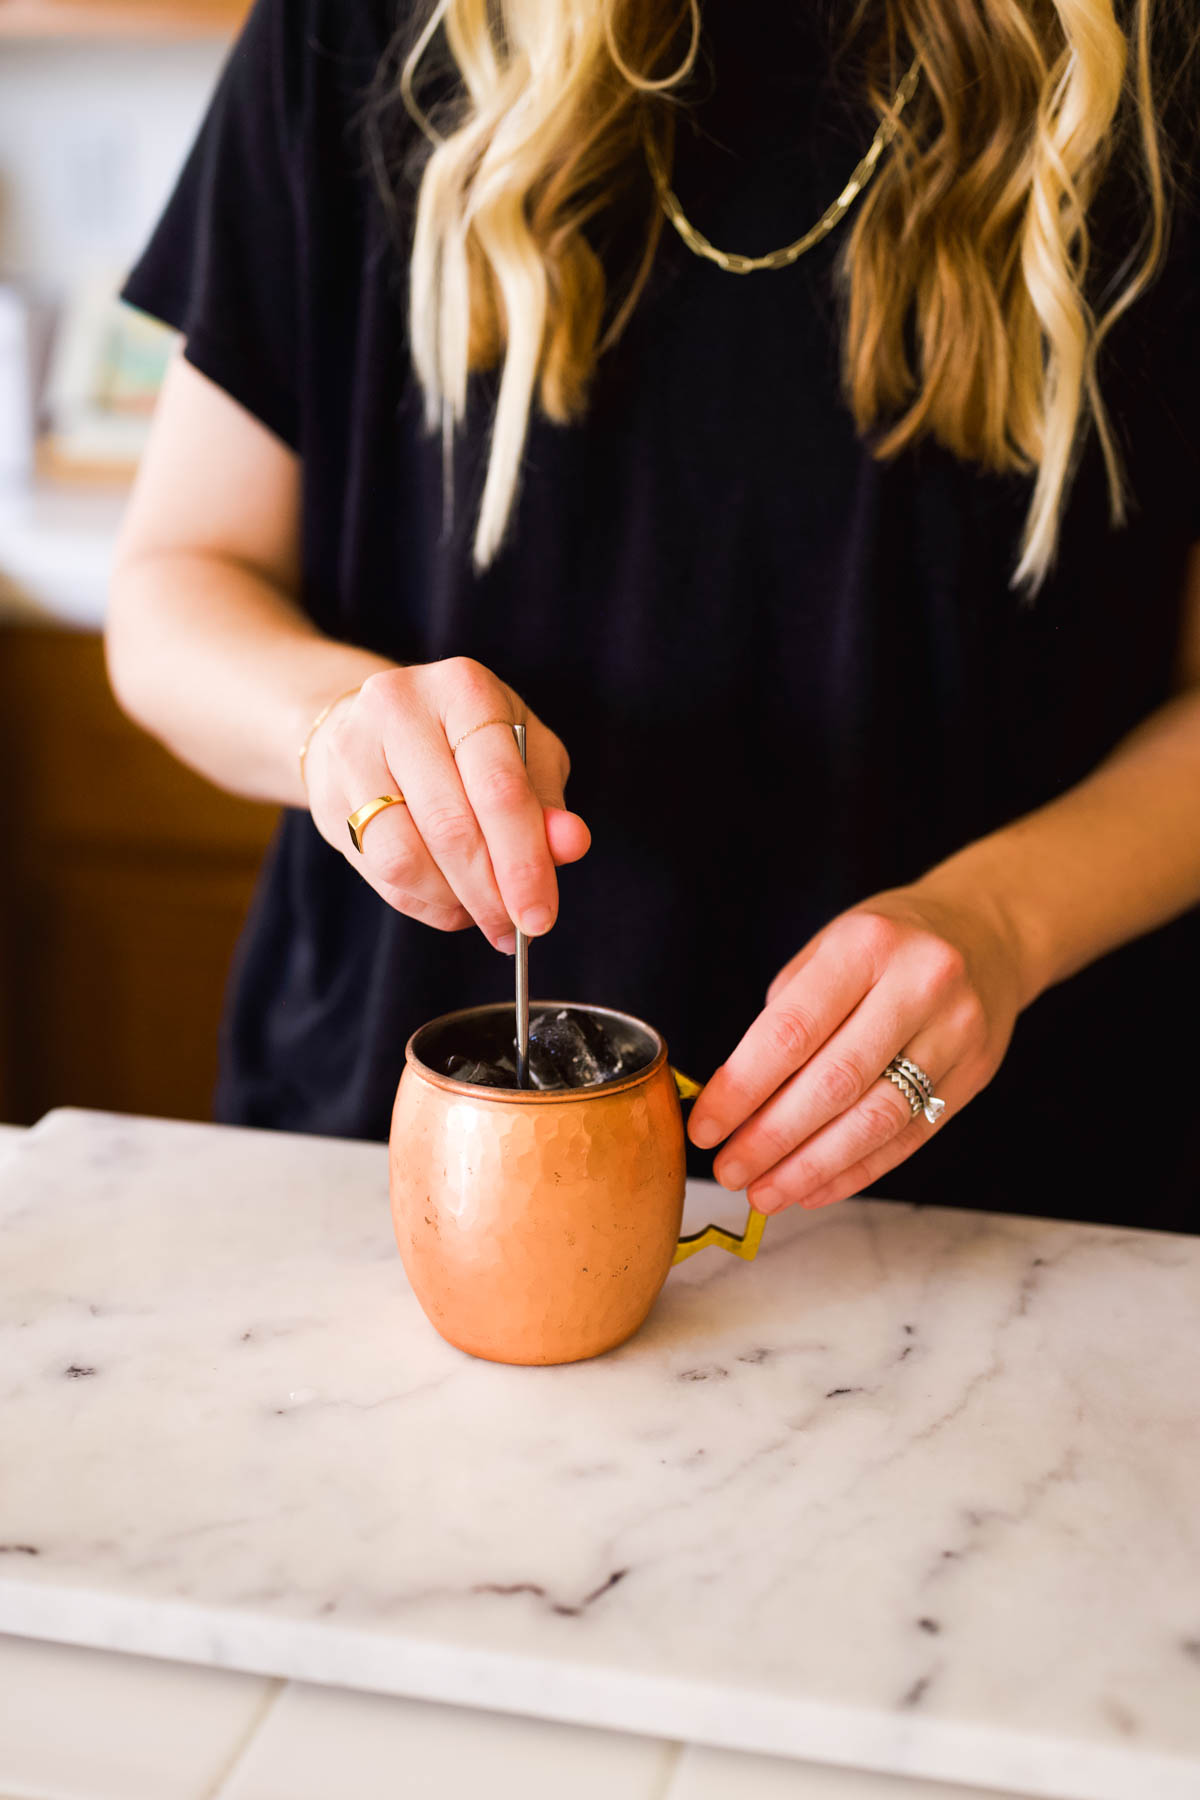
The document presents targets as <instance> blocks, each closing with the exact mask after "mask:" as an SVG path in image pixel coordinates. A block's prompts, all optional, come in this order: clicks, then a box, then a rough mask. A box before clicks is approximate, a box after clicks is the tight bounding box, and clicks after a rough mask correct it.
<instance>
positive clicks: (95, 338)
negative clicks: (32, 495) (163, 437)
mask: <svg viewBox="0 0 1200 1800" xmlns="http://www.w3.org/2000/svg"><path fill="white" fill-rule="evenodd" d="M116 290H117V277H116V276H115V275H113V274H111V273H108V272H106V273H104V274H102V275H95V276H92V277H90V278H88V279H87V280H86V281H84V282H82V283H80V284H79V285H78V286H77V287H76V288H75V289H74V290H73V291H72V293H71V294H70V295H69V297H68V298H67V300H66V302H65V304H64V307H63V311H62V316H61V318H60V321H59V326H58V331H57V333H56V335H55V340H54V347H53V349H52V351H51V357H50V368H49V373H48V377H47V382H46V392H45V413H46V421H47V430H46V434H45V436H44V437H43V439H42V443H41V446H40V450H39V465H40V467H41V469H42V471H43V473H46V474H49V475H53V476H57V477H71V478H75V479H79V480H116V481H124V480H128V479H129V478H130V477H131V476H132V474H133V471H134V469H135V468H136V466H137V462H138V458H139V457H140V455H141V452H142V448H143V446H144V444H145V441H146V434H147V432H148V430H149V425H150V415H151V413H152V412H153V410H154V402H155V399H156V397H157V395H158V390H159V387H160V386H161V384H162V379H163V376H164V374H165V373H166V368H167V363H168V361H169V359H170V356H171V354H172V351H173V350H174V348H175V345H176V344H177V342H178V333H177V332H174V331H171V330H169V329H168V328H167V327H166V326H164V325H161V324H159V322H158V321H157V320H156V319H150V318H147V317H146V315H145V314H144V313H139V312H135V311H134V310H133V308H132V307H129V306H126V305H124V304H123V302H121V301H120V300H118V299H117V297H116Z"/></svg>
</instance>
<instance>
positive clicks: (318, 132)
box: [108, 0, 1200, 1229]
mask: <svg viewBox="0 0 1200 1800" xmlns="http://www.w3.org/2000/svg"><path fill="white" fill-rule="evenodd" d="M1193 36H1194V30H1193V28H1190V27H1188V28H1186V29H1185V28H1184V27H1183V26H1182V25H1181V26H1180V28H1179V31H1178V33H1177V34H1176V35H1175V36H1171V35H1170V34H1169V33H1168V32H1167V31H1165V30H1164V32H1163V35H1162V36H1161V37H1160V38H1159V40H1158V42H1157V60H1156V57H1155V54H1152V47H1151V46H1150V43H1149V39H1148V35H1147V6H1146V0H1134V3H1133V4H1132V5H1131V8H1130V13H1129V17H1128V19H1127V20H1125V21H1124V23H1121V22H1119V21H1118V20H1117V18H1116V17H1115V16H1114V14H1113V12H1112V10H1111V6H1110V0H1056V4H1055V6H1053V7H1050V6H1047V7H1039V8H1036V9H1035V8H1033V7H1032V6H1031V5H1030V4H1029V3H1028V0H863V4H862V5H861V6H860V8H859V11H858V13H857V14H856V16H855V18H854V19H853V20H852V21H850V23H849V25H848V26H847V27H846V28H845V29H844V30H843V31H842V32H841V34H840V35H835V33H834V30H833V27H832V25H831V24H830V22H829V21H828V20H827V19H826V17H825V16H824V14H823V13H822V12H821V11H820V10H819V8H818V7H817V6H816V5H815V3H812V0H806V4H804V5H796V6H790V7H784V6H782V5H773V4H763V5H746V4H744V0H703V5H702V11H697V10H695V9H694V8H692V9H689V8H688V7H686V6H685V7H684V9H683V11H682V12H680V10H679V8H678V7H677V5H676V4H675V3H674V0H589V3H588V4H587V5H580V4H575V3H574V0H503V4H502V5H501V6H500V7H499V8H498V9H497V8H491V9H488V8H486V7H484V6H483V5H482V3H481V0H449V3H448V4H440V5H439V6H438V7H437V10H436V12H435V13H433V14H432V16H431V17H430V16H428V15H423V16H422V17H416V16H412V15H411V14H409V13H407V12H406V13H402V14H401V15H400V16H397V14H396V11H395V8H394V6H393V5H392V4H389V3H388V0H355V3H354V4H352V5H348V4H346V0H258V3H257V5H256V6H255V8H254V11H253V13H252V15H251V17H250V20H249V23H248V25H247V27H246V29H245V32H244V34H243V36H242V38H241V40H240V42H239V44H238V46H237V48H236V50H235V52H234V54H233V56H232V58H231V60H230V62H229V64H228V66H227V68H226V71H225V73H224V76H223V78H222V81H221V83H220V87H219V90H218V92H217V95H216V97H215V99H214V101H213V105H212V108H211V110H210V113H209V115H208V118H207V120H206V122H205V124H204V126H203V128H202V130H201V133H200V136H199V140H198V142H197V144H196V146H195V148H194V150H193V153H192V156H191V158H190V160H189V162H188V165H187V167H186V169H185V171H184V173H183V175H182V177H181V180H180V182H179V185H178V188H177V190H176V193H175V195H174V197H173V199H172V200H171V202H170V204H169V206H168V208H167V211H166V214H165V216H164V218H163V220H162V222H161V224H160V226H159V228H158V230H157V232H156V233H155V235H154V238H153V240H152V242H151V244H150V246H149V248H148V249H147V251H146V252H145V254H144V256H143V257H142V259H141V261H140V262H139V264H138V266H137V268H136V269H135V270H134V272H133V274H132V276H131V278H130V280H129V283H128V285H127V288H126V290H125V292H126V297H127V298H128V299H130V300H131V301H132V302H133V303H134V304H135V305H138V306H140V307H143V308H145V309H146V310H148V311H150V312H153V313H155V314H157V315H158V316H160V317H162V318H165V319H167V320H169V321H170V322H171V323H173V324H174V325H176V326H178V327H179V328H180V329H181V330H182V331H183V332H184V334H185V339H186V348H185V352H184V356H183V358H182V359H180V360H178V361H177V362H176V363H175V365H174V367H173V369H172V372H171V374H170V376H169V378H168V381H167V383H166V386H165V389H164V392H163V395H162V399H161V401H160V406H159V411H158V416H157V420H156V423H155V427H154V432H153V437H152V440H151V444H150V448H149V450H148V453H147V456H146V458H145V461H144V465H143V468H142V471H141V474H140V477H139V481H138V485H137V489H136V491H135V494H134V497H133V500H132V503H131V506H130V509H129V514H128V518H127V522H126V525H125V528H124V533H123V538H122V543H121V547H120V553H119V558H118V565H117V571H116V577H115V580H114V586H113V601H112V614H111V622H110V626H109V631H108V650H109V658H110V669H111V674H112V679H113V683H114V687H115V690H116V692H117V694H118V696H119V698H120V699H121V701H122V703H123V704H124V705H125V707H126V708H127V710H128V711H129V712H130V713H131V714H132V715H133V716H134V717H135V718H137V719H139V720H140V721H141V722H142V723H143V724H145V725H146V726H147V728H148V729H150V730H151V731H154V732H155V733H157V734H158V735H159V736H160V737H161V738H163V740H164V741H165V742H167V743H168V744H169V745H170V746H171V747H172V748H173V749H174V750H175V752H176V753H177V754H178V755H179V756H180V757H182V758H183V759H184V760H185V761H187V762H189V763H190V764H192V765H193V766H194V767H196V768H198V769H200V770H201V771H203V772H204V773H205V774H207V775H209V776H210V777H211V778H212V779H213V780H215V781H217V782H219V783H221V784H223V785H225V786H227V787H229V788H231V789H233V790H235V791H237V792H240V793H243V794H247V795H251V796H255V797H259V798H263V799H271V800H275V801H278V802H281V803H283V805H284V806H285V807H287V808H288V809H290V810H288V811H287V812H286V813H285V815H284V819H283V824H282V827H281V830H280V833H279V835H278V837H277V839H276V842H275V845H274V849H273V853H272V855H271V856H270V858H269V861H268V866H267V869H266V871H265V874H264V877H263V881H262V884H261V888H260V892H259V896H258V901H257V905H256V907H255V910H254V912H253V914H252V917H251V920H250V923H249V926H248V929H247V932H246V935H245V937H244V940H243V944H242V948H241V952H240V955H239V959H238V965H237V968H236V970H235V980H234V987H233V993H232V999H231V1004H230V1010H229V1018H228V1023H227V1029H226V1033H225V1041H224V1047H223V1072H222V1078H221V1085H220V1089H219V1093H218V1114H219V1116H220V1117H221V1118H223V1119H225V1120H228V1121H232V1122H239V1123H245V1124H262V1125H275V1126H283V1127H288V1128H291V1129H298V1130H311V1131H320V1132H331V1133H338V1134H347V1135H358V1136H378V1137H382V1136H384V1135H385V1134H386V1130H387V1123H388V1111H389V1106H390V1102H391V1098H392V1095H393V1092H394V1088H395V1084H396V1080H397V1077H398V1073H399V1070H400V1067H401V1066H402V1056H403V1046H404V1042H405V1040H406V1038H407V1036H408V1034H409V1032H410V1031H411V1030H413V1029H414V1028H415V1027H416V1026H417V1025H418V1024H420V1023H421V1022H423V1021H424V1020H425V1019H427V1018H429V1017H431V1016H433V1015H435V1014H437V1013H441V1012H445V1011H448V1010H450V1009H452V1008H454V1007H457V1006H463V1005H468V1004H472V1003H475V1002H482V1001H486V1000H489V999H499V998H503V997H504V996H505V995H507V994H508V993H510V992H511V975H512V965H511V963H509V962H508V961H507V960H506V957H505V955H504V952H505V951H508V950H511V948H512V936H511V933H512V929H513V922H518V923H520V924H521V925H522V927H523V928H524V929H525V930H527V931H528V932H530V933H531V934H533V935H534V936H535V938H536V941H535V942H534V943H533V944H532V945H531V951H530V963H531V985H532V992H533V994H534V997H535V998H537V997H538V996H543V995H544V996H561V997H564V998H568V999H572V998H573V999H579V1000H585V1001H594V1002H599V1003H601V1004H607V1005H611V1006H616V1007H620V1008H623V1009H626V1010H629V1011H632V1012H635V1013H637V1014H639V1015H640V1016H642V1017H644V1018H646V1019H648V1020H650V1021H651V1022H652V1023H653V1024H655V1025H656V1026H658V1027H659V1029H661V1030H662V1032H663V1033H664V1035H665V1036H666V1038H667V1040H668V1042H669V1044H670V1047H671V1051H672V1055H673V1059H674V1060H675V1061H676V1062H677V1063H678V1064H679V1065H680V1066H681V1067H683V1068H685V1069H687V1070H689V1071H691V1072H692V1073H694V1074H696V1075H697V1076H699V1077H701V1078H703V1077H707V1076H711V1079H710V1080H709V1081H708V1084H707V1086H706V1088H705V1091H704V1093H703V1095H702V1096H701V1097H700V1099H699V1100H698V1101H697V1102H696V1105H695V1107H694V1109H693V1112H692V1115H691V1118H690V1121H689V1127H688V1130H689V1137H690V1140H691V1144H690V1147H689V1167H690V1168H691V1170H692V1172H693V1173H708V1172H710V1171H711V1172H713V1173H715V1175H716V1176H717V1178H718V1179H719V1180H721V1181H723V1182H725V1183H726V1185H728V1186H729V1187H731V1188H734V1189H740V1188H743V1187H746V1188H747V1189H748V1193H749V1197H750V1200H751V1201H752V1202H753V1203H754V1204H755V1205H758V1206H760V1207H761V1208H762V1209H763V1210H766V1211H771V1210H775V1209H777V1208H778V1207H780V1206H786V1205H789V1204H792V1203H796V1202H799V1203H802V1204H804V1205H806V1206H817V1205H823V1204H826V1203H828V1202H830V1201H835V1200H838V1199H840V1198H843V1197H845V1196H846V1195H848V1194H851V1193H854V1192H858V1191H860V1190H861V1189H863V1188H864V1187H878V1188H879V1189H880V1190H881V1191H882V1192H883V1193H885V1194H888V1195H891V1196H898V1197H911V1198H913V1199H917V1200H928V1201H938V1202H942V1203H950V1204H958V1205H975V1206H985V1207H988V1208H991V1209H994V1210H1005V1209H1014V1210H1022V1211H1031V1212H1041V1213H1050V1214H1056V1215H1060V1216H1067V1217H1083V1218H1093V1219H1111V1220H1115V1221H1123V1222H1127V1223H1135V1224H1147V1225H1156V1226H1162V1227H1168V1228H1175V1229H1194V1228H1195V1227H1196V1225H1197V1222H1198V1219H1200V1210H1198V1208H1197V1192H1198V1190H1200V1127H1198V1125H1197V1123H1196V1121H1197V1118H1198V1116H1200V1115H1198V1113H1197V1108H1196V1105H1195V1099H1194V1076H1193V1072H1192V1070H1191V1067H1190V1059H1189V1058H1188V1057H1187V1055H1186V1053H1184V1054H1180V1052H1179V1051H1178V1050H1176V1049H1174V1048H1172V1049H1171V1050H1169V1051H1168V1049H1167V1048H1166V1047H1165V1046H1166V1045H1167V1044H1168V1043H1169V1042H1170V1039H1171V1037H1172V1035H1173V1031H1176V1030H1177V1029H1178V1024H1179V1021H1178V1017H1177V1014H1178V1011H1179V1009H1180V1007H1181V1006H1182V1007H1183V1008H1185V1009H1186V1008H1187V1007H1188V1005H1189V1003H1190V1002H1191V1001H1192V1000H1193V999H1194V997H1195V996H1196V994H1197V976H1198V974H1200V914H1198V913H1197V911H1196V903H1197V901H1198V900H1200V827H1198V824H1197V815H1196V796H1197V793H1198V792H1200V548H1198V547H1197V540H1200V447H1198V446H1200V426H1198V425H1197V419H1198V417H1200V391H1198V390H1200V382H1198V381H1197V376H1196V372H1195V369H1194V368H1193V367H1192V363H1193V361H1194V360H1195V359H1194V358H1190V356H1189V350H1190V348H1191V347H1192V345H1193V342H1194V339H1195V335H1196V322H1197V318H1198V317H1200V310H1198V309H1200V247H1198V244H1197V230H1196V219H1195V216H1194V214H1193V213H1192V212H1190V211H1189V209H1188V207H1187V205H1186V203H1185V201H1186V196H1184V195H1181V194H1179V193H1176V194H1174V195H1172V194H1171V192H1170V182H1169V172H1168V171H1167V169H1166V167H1165V162H1164V159H1165V158H1166V157H1167V155H1168V153H1169V152H1170V150H1171V148H1172V146H1174V149H1175V154H1176V156H1177V157H1178V158H1179V159H1180V160H1181V161H1182V160H1183V157H1184V156H1185V155H1186V149H1187V146H1185V145H1184V144H1183V140H1182V137H1181V135H1180V130H1179V127H1178V124H1177V121H1176V113H1177V114H1178V118H1179V119H1183V118H1185V117H1187V116H1188V108H1187V104H1186V103H1184V102H1182V101H1178V100H1176V101H1173V100H1172V99H1171V96H1170V95H1169V93H1168V90H1167V88H1166V86H1165V85H1164V80H1163V76H1162V74H1161V71H1163V70H1165V69H1167V68H1168V67H1169V68H1170V70H1171V71H1172V73H1173V74H1177V73H1178V71H1179V70H1181V69H1182V68H1183V67H1184V66H1185V65H1186V60H1187V53H1188V52H1189V51H1190V49H1191V48H1192V47H1193V46H1192V44H1191V41H1190V40H1191V38H1192V37H1193ZM1173 91H1174V92H1175V94H1176V95H1178V94H1179V93H1181V92H1182V90H1181V89H1179V88H1178V87H1176V89H1175V90H1173ZM1173 108H1174V110H1173ZM856 165H857V169H858V175H857V179H858V181H859V183H860V184H861V188H860V191H858V192H857V193H856V194H855V195H853V196H852V195H851V194H850V193H849V192H845V193H844V192H843V190H844V189H846V186H847V177H848V175H849V174H850V171H851V170H852V169H855V168H856ZM851 185H853V184H851ZM835 196H840V199H839V200H838V201H837V202H836V203H834V200H835ZM817 221H820V223H819V224H818V225H817V226H816V229H809V228H810V227H813V226H814V223H815V222H817ZM1168 227H1169V230H1168ZM801 232H803V234H804V235H803V238H801V239H799V240H798V234H799V233H801ZM711 245H715V246H718V247H719V249H720V250H721V251H723V252H724V251H733V252H735V253H739V255H740V256H741V257H745V256H750V257H755V256H761V257H763V258H764V262H765V266H760V267H753V268H750V269H749V270H745V271H744V272H743V271H742V270H740V269H739V267H738V266H737V264H738V258H737V257H735V258H734V259H733V264H734V266H732V267H731V266H730V258H728V257H726V258H725V259H724V261H722V260H721V259H719V258H717V257H715V256H714V254H713V253H711V251H710V246H711ZM776 252H777V254H771V253H776ZM431 427H432V429H431ZM439 427H440V429H439ZM521 719H525V720H527V721H528V773H527V774H526V772H525V771H524V770H523V769H522V767H521V763H520V757H519V753H518V751H517V749H516V746H515V742H514V740H513V735H512V732H511V730H510V729H509V726H510V724H511V723H512V722H514V721H518V720H521ZM300 746H303V749H304V755H303V757H302V758H299V757H298V756H297V750H298V748H299V747H300ZM301 763H303V768H301V766H300V765H301ZM568 772H570V782H571V792H572V799H573V801H574V803H575V806H576V807H577V808H578V810H568V809H567V808H566V807H565V805H564V787H565V783H566V781H567V776H568ZM398 797H399V798H400V799H401V800H402V802H403V803H397V799H398ZM384 798H387V799H390V801H391V804H388V805H386V806H383V807H375V806H374V805H373V803H374V802H375V801H376V800H379V799H384ZM348 821H350V822H352V823H353V825H354V829H355V833H356V836H357V840H358V844H359V845H361V848H359V847H356V844H355V843H352V842H351V836H350V833H349V832H348V828H347V826H348ZM560 868H566V869H569V870H570V872H569V873H567V874H566V875H564V876H563V878H562V892H561V911H560V896H559V888H558V877H557V874H556V871H557V870H558V869H560ZM475 926H478V929H473V927H475ZM551 926H553V929H551ZM934 1090H936V1093H935V1091H934ZM938 1102H940V1103H941V1104H940V1105H939V1104H937V1103H938ZM718 1144H719V1145H720V1149H719V1152H718V1154H717V1155H716V1160H715V1163H714V1162H713V1161H712V1157H711V1147H712V1146H714V1145H718ZM706 1150H708V1151H709V1152H710V1153H709V1154H707V1155H706V1154H704V1152H705V1151H706Z"/></svg>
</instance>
